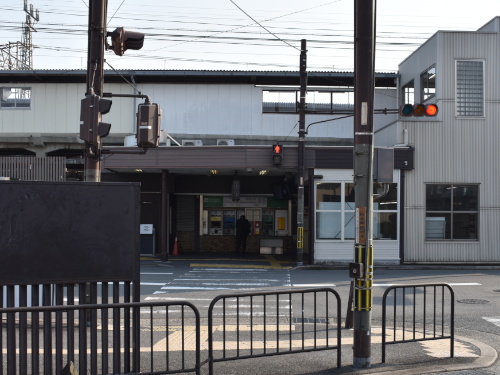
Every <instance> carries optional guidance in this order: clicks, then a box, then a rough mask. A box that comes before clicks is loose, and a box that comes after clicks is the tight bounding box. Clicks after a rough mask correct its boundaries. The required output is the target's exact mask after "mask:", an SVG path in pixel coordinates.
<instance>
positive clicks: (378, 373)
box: [356, 336, 498, 375]
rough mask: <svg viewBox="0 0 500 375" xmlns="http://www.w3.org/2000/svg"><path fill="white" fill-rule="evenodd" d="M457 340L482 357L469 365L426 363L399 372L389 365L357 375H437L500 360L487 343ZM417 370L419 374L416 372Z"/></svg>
mask: <svg viewBox="0 0 500 375" xmlns="http://www.w3.org/2000/svg"><path fill="white" fill-rule="evenodd" d="M455 340H460V341H463V342H466V343H469V344H472V345H474V346H476V347H477V348H478V349H479V350H480V351H481V355H480V356H479V358H477V359H476V360H474V361H473V362H469V363H457V364H447V365H435V366H428V367H427V365H426V363H425V362H424V363H421V364H420V365H417V364H415V365H411V366H412V367H411V368H406V369H399V370H398V369H397V368H396V367H399V366H401V365H394V367H392V368H391V367H390V364H389V365H388V367H386V368H384V369H373V368H372V369H366V370H357V371H356V373H360V374H370V375H387V374H389V373H390V374H394V375H415V374H435V373H440V372H452V371H462V370H473V369H480V368H487V367H490V366H491V365H493V364H494V363H495V361H496V360H497V358H498V353H497V351H496V350H495V349H494V348H492V347H491V346H489V345H487V344H485V343H482V342H480V341H476V340H473V339H469V338H465V337H460V336H455ZM386 365H387V364H386ZM419 366H421V367H419ZM416 370H417V372H415V371H416Z"/></svg>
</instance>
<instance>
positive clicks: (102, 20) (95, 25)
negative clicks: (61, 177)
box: [84, 0, 108, 182]
mask: <svg viewBox="0 0 500 375" xmlns="http://www.w3.org/2000/svg"><path fill="white" fill-rule="evenodd" d="M107 8H108V1H107V0H90V1H89V28H88V55H87V91H86V93H85V95H86V96H89V95H97V96H99V97H102V94H103V88H104V45H105V42H106V17H107ZM96 104H98V103H96ZM91 110H92V111H98V108H95V107H94V106H92V108H91ZM95 115H97V116H98V117H97V121H96V122H97V124H95V123H94V125H93V128H92V129H91V132H94V133H97V131H98V129H97V126H98V123H99V122H100V121H101V113H100V112H99V111H98V114H94V116H95ZM101 151H102V142H101V137H100V136H99V135H97V134H96V135H94V141H92V142H87V141H86V142H85V166H84V170H85V181H88V182H100V181H101Z"/></svg>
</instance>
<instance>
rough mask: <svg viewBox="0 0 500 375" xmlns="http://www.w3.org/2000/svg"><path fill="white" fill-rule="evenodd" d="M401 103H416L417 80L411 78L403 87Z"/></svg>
mask: <svg viewBox="0 0 500 375" xmlns="http://www.w3.org/2000/svg"><path fill="white" fill-rule="evenodd" d="M401 94H402V95H401V98H402V103H401V104H415V82H414V81H413V80H411V81H410V82H408V83H407V84H406V85H404V86H403V88H402V89H401Z"/></svg>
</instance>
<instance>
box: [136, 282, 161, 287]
mask: <svg viewBox="0 0 500 375" xmlns="http://www.w3.org/2000/svg"><path fill="white" fill-rule="evenodd" d="M165 284H166V283H146V282H144V283H141V285H151V286H155V285H156V286H158V285H165Z"/></svg>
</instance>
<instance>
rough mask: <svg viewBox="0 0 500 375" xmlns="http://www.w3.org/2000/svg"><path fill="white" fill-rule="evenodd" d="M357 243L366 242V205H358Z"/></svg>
mask: <svg viewBox="0 0 500 375" xmlns="http://www.w3.org/2000/svg"><path fill="white" fill-rule="evenodd" d="M356 243H359V244H364V243H366V207H356Z"/></svg>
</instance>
